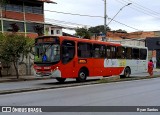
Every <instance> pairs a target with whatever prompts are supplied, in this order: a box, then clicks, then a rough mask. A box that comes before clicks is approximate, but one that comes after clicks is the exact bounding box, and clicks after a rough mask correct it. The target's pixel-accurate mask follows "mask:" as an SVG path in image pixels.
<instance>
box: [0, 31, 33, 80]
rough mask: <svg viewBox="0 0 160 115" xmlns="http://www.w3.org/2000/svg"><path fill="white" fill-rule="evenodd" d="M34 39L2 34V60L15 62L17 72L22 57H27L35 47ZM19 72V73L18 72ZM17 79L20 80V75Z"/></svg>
mask: <svg viewBox="0 0 160 115" xmlns="http://www.w3.org/2000/svg"><path fill="white" fill-rule="evenodd" d="M33 43H34V41H33V39H31V38H28V37H25V36H23V35H18V34H15V33H14V34H0V59H1V60H4V61H5V62H8V63H11V62H13V64H14V66H15V69H16V71H17V69H18V68H17V63H18V61H19V59H20V57H22V58H23V57H24V56H27V54H28V53H30V52H31V48H32V47H33ZM17 72H18V71H17ZM16 74H17V78H18V73H16Z"/></svg>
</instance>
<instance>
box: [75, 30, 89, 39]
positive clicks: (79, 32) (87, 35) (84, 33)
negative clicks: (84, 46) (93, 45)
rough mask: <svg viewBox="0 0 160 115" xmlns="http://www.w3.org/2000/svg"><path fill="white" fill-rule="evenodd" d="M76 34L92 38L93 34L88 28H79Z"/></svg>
mask: <svg viewBox="0 0 160 115" xmlns="http://www.w3.org/2000/svg"><path fill="white" fill-rule="evenodd" d="M75 35H76V36H80V37H81V38H85V39H90V37H91V35H90V32H89V31H88V30H87V28H77V29H76V34H75Z"/></svg>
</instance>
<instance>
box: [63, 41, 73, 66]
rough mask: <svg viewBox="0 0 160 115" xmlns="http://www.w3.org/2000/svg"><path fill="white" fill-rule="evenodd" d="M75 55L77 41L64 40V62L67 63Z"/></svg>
mask: <svg viewBox="0 0 160 115" xmlns="http://www.w3.org/2000/svg"><path fill="white" fill-rule="evenodd" d="M74 55H75V42H74V41H69V40H64V41H63V42H62V63H63V64H66V63H68V62H70V61H71V60H72V59H73V58H74Z"/></svg>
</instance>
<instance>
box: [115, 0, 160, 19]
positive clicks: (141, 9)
mask: <svg viewBox="0 0 160 115" xmlns="http://www.w3.org/2000/svg"><path fill="white" fill-rule="evenodd" d="M116 1H117V2H119V3H121V4H126V3H128V2H127V1H125V0H121V1H120V0H116ZM129 1H130V0H129ZM133 5H134V7H132V6H133ZM133 5H132V6H130V8H132V9H134V10H136V11H138V12H141V13H143V14H146V15H149V16H151V17H154V18H158V19H160V18H159V16H157V14H155V12H154V14H153V12H151V10H147V9H145V7H144V8H143V7H140V5H139V6H137V5H135V3H133Z"/></svg>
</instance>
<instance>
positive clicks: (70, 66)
mask: <svg viewBox="0 0 160 115" xmlns="http://www.w3.org/2000/svg"><path fill="white" fill-rule="evenodd" d="M75 61H76V59H74V60H71V61H70V62H68V63H67V64H62V66H61V74H62V78H75V76H76V68H75V66H76V65H75Z"/></svg>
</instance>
